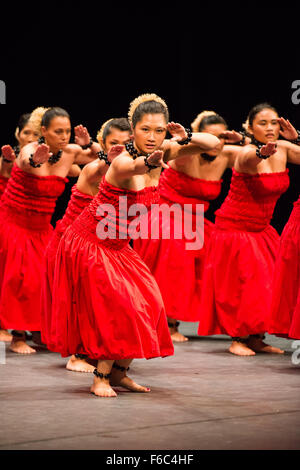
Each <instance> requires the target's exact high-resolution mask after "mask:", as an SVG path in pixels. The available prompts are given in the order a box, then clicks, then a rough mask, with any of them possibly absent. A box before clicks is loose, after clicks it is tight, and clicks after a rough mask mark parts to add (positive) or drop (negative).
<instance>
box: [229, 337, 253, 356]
mask: <svg viewBox="0 0 300 470" xmlns="http://www.w3.org/2000/svg"><path fill="white" fill-rule="evenodd" d="M229 351H230V352H231V353H232V354H236V355H237V356H255V352H254V351H252V349H249V348H248V347H247V346H246V344H244V343H240V342H239V341H232V343H231V346H230V348H229Z"/></svg>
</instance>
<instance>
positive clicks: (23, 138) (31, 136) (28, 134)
mask: <svg viewBox="0 0 300 470" xmlns="http://www.w3.org/2000/svg"><path fill="white" fill-rule="evenodd" d="M16 137H17V140H18V142H19V146H20V148H23V147H24V146H25V145H27V144H31V142H36V141H37V140H38V138H39V133H38V132H36V131H35V130H34V129H33V127H32V126H31V125H30V124H26V126H24V127H23V129H22V130H21V131H20V132H18V134H17V135H16Z"/></svg>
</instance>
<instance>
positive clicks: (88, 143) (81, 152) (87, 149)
mask: <svg viewBox="0 0 300 470" xmlns="http://www.w3.org/2000/svg"><path fill="white" fill-rule="evenodd" d="M74 132H75V143H76V144H77V148H76V149H75V150H76V152H75V157H74V163H77V164H79V165H85V164H87V163H90V162H92V161H93V160H95V159H96V158H97V152H100V150H102V149H101V146H100V144H98V143H97V142H93V141H92V139H91V137H90V134H89V132H88V130H87V128H86V127H84V126H82V125H81V124H80V125H79V126H76V127H75V128H74Z"/></svg>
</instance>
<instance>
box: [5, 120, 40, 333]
mask: <svg viewBox="0 0 300 470" xmlns="http://www.w3.org/2000/svg"><path fill="white" fill-rule="evenodd" d="M29 118H30V113H28V114H22V116H21V117H20V118H19V122H18V126H17V128H16V131H15V137H16V139H17V141H18V145H17V146H16V147H14V148H12V147H11V146H10V145H5V146H3V147H2V149H1V151H2V155H1V157H2V158H1V159H0V199H1V197H2V194H3V193H4V190H5V188H6V185H7V182H8V180H9V178H10V175H11V170H12V167H13V163H14V160H15V158H16V156H17V155H18V154H19V153H20V150H21V149H22V148H23V147H24V146H25V145H27V144H29V143H31V142H34V141H36V140H38V138H39V135H38V133H37V132H36V131H35V130H34V129H33V128H32V126H31V125H30V124H29V123H28V120H29ZM11 340H12V335H11V334H9V333H8V331H7V330H3V329H0V341H5V342H10V341H11Z"/></svg>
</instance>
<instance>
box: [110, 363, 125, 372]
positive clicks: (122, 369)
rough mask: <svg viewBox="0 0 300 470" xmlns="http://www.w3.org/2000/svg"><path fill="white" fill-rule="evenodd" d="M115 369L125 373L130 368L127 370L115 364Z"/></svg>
mask: <svg viewBox="0 0 300 470" xmlns="http://www.w3.org/2000/svg"><path fill="white" fill-rule="evenodd" d="M113 367H114V368H115V369H118V370H121V371H122V372H124V371H125V370H126V371H127V370H129V367H127V368H126V367H122V366H119V364H114V365H113Z"/></svg>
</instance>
